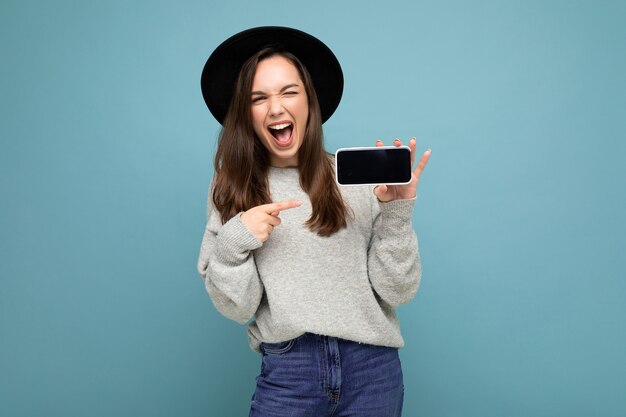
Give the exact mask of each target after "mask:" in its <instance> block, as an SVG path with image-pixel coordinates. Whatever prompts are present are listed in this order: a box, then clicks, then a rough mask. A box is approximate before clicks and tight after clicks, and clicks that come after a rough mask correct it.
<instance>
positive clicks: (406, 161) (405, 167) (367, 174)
mask: <svg viewBox="0 0 626 417" xmlns="http://www.w3.org/2000/svg"><path fill="white" fill-rule="evenodd" d="M336 156H337V160H336V164H337V182H338V183H339V184H341V185H357V184H406V183H408V182H409V181H411V151H410V149H409V148H408V147H405V146H403V147H382V148H352V149H350V148H346V149H339V150H338V151H337V153H336Z"/></svg>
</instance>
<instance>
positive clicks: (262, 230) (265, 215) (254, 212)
mask: <svg viewBox="0 0 626 417" xmlns="http://www.w3.org/2000/svg"><path fill="white" fill-rule="evenodd" d="M301 205H302V201H300V200H286V201H281V202H278V203H270V204H263V205H261V206H256V207H252V208H251V209H250V210H248V211H245V212H243V213H242V215H241V221H242V222H243V224H244V226H246V228H247V229H248V230H249V231H250V232H251V233H252V234H253V235H254V237H255V238H257V239H258V240H259V241H261V242H265V241H267V239H269V237H270V235H271V234H272V231H273V230H274V228H275V227H276V226H278V225H279V224H280V218H279V217H278V214H279V213H280V212H281V211H283V210H288V209H291V208H296V207H300V206H301Z"/></svg>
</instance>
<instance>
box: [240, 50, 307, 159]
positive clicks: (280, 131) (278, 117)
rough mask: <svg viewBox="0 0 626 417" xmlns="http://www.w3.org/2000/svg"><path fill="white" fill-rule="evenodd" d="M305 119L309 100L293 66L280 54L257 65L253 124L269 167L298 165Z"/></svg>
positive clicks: (254, 82)
mask: <svg viewBox="0 0 626 417" xmlns="http://www.w3.org/2000/svg"><path fill="white" fill-rule="evenodd" d="M308 118H309V104H308V97H307V94H306V91H305V88H304V84H303V83H302V80H301V79H300V74H299V73H298V70H297V69H296V67H295V66H294V65H293V64H292V63H291V62H290V61H289V60H288V59H286V58H285V57H282V56H280V55H275V56H273V57H270V58H267V59H264V60H263V61H261V62H259V63H258V64H257V67H256V72H255V74H254V79H253V80H252V125H253V127H254V132H255V133H256V134H257V136H258V137H259V139H260V140H261V142H263V144H264V145H265V147H266V148H267V150H268V151H269V153H270V163H271V165H272V166H275V167H280V168H285V167H295V166H298V150H299V149H300V146H301V145H302V141H303V139H304V131H305V130H306V125H307V121H308Z"/></svg>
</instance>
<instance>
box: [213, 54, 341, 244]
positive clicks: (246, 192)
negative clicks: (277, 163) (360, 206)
mask: <svg viewBox="0 0 626 417" xmlns="http://www.w3.org/2000/svg"><path fill="white" fill-rule="evenodd" d="M276 55H279V56H282V57H284V58H286V59H287V60H289V61H290V62H291V63H292V64H293V65H294V66H295V67H296V69H297V70H298V73H299V75H300V78H301V80H302V82H303V84H304V88H305V91H306V93H307V97H308V104H309V117H308V122H307V126H306V129H305V132H304V137H303V140H302V145H301V146H300V149H299V150H298V172H299V176H300V186H301V187H302V189H303V190H304V191H305V192H306V193H307V194H308V195H309V199H310V200H311V206H312V213H311V217H310V218H309V219H308V220H307V221H306V224H307V226H308V227H309V229H310V230H311V231H312V232H315V233H317V234H318V235H320V236H330V235H332V234H333V233H335V232H337V231H339V230H340V229H342V228H344V227H346V224H347V217H348V212H349V209H348V206H347V205H346V203H345V202H344V200H343V198H342V197H341V194H340V192H339V188H338V187H337V184H336V183H335V180H334V172H333V165H332V161H331V159H330V156H329V155H328V154H327V153H326V151H325V150H324V139H323V133H322V116H321V111H320V106H319V102H318V100H317V94H316V93H315V88H314V87H313V81H312V80H311V76H310V75H309V73H308V71H307V69H306V67H305V66H304V65H302V63H301V62H300V61H299V60H298V58H296V57H295V56H294V55H293V54H290V53H288V52H285V51H280V50H277V49H274V48H265V49H262V50H261V51H259V52H257V53H256V54H255V55H253V56H252V57H250V58H249V59H248V60H247V61H246V62H245V63H244V65H243V67H242V68H241V71H240V73H239V76H238V78H237V81H236V83H235V88H234V92H233V96H232V99H231V103H230V107H229V109H228V113H227V115H226V117H225V119H224V124H223V126H222V130H221V132H220V136H219V143H218V147H217V152H216V154H215V161H214V163H215V179H214V187H213V203H214V205H215V208H216V209H217V210H218V212H219V213H220V215H221V219H222V222H223V223H225V222H227V221H228V220H229V219H230V218H232V217H233V216H235V215H236V214H237V213H239V212H242V211H246V210H248V209H251V208H252V207H255V206H259V205H261V204H267V203H271V199H270V193H269V184H268V180H267V173H268V170H269V166H270V155H269V151H268V150H267V148H266V147H265V146H264V145H263V143H262V142H261V140H260V139H259V138H258V136H257V135H256V133H255V132H254V128H253V125H252V111H251V106H252V98H251V92H252V82H253V79H254V74H255V72H256V67H257V65H258V64H259V62H261V61H263V60H264V59H268V58H271V57H273V56H276Z"/></svg>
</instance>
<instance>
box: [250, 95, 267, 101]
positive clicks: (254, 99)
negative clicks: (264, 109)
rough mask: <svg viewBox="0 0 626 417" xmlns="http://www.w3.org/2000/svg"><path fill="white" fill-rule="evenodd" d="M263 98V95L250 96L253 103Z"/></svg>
mask: <svg viewBox="0 0 626 417" xmlns="http://www.w3.org/2000/svg"><path fill="white" fill-rule="evenodd" d="M263 100H265V97H264V96H256V97H252V102H253V103H259V102H261V101H263Z"/></svg>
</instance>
